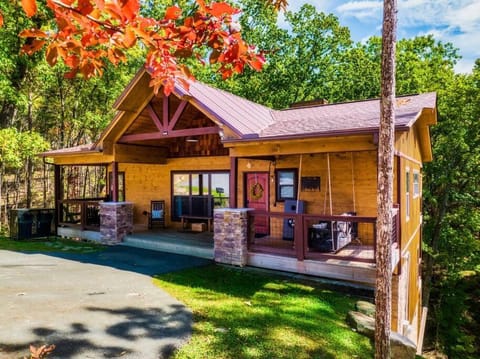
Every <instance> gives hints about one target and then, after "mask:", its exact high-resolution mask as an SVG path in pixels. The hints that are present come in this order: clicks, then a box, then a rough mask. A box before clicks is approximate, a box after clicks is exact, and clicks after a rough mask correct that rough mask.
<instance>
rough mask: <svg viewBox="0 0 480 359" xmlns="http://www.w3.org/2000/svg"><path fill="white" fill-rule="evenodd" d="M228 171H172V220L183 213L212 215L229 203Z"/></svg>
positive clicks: (176, 219)
mask: <svg viewBox="0 0 480 359" xmlns="http://www.w3.org/2000/svg"><path fill="white" fill-rule="evenodd" d="M229 181H230V179H229V173H228V172H182V173H178V172H177V173H172V220H174V221H179V220H180V217H181V216H183V215H190V216H199V217H212V216H213V209H214V208H224V207H227V206H228V204H229V189H230V188H229Z"/></svg>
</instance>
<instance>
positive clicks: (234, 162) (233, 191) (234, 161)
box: [228, 157, 238, 208]
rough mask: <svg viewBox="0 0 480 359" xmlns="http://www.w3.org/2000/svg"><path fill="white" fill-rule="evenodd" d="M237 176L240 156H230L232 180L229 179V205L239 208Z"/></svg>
mask: <svg viewBox="0 0 480 359" xmlns="http://www.w3.org/2000/svg"><path fill="white" fill-rule="evenodd" d="M237 176H238V158H237V157H230V181H229V187H230V189H229V194H230V197H229V204H228V205H229V206H230V208H237Z"/></svg>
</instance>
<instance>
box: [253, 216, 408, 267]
mask: <svg viewBox="0 0 480 359" xmlns="http://www.w3.org/2000/svg"><path fill="white" fill-rule="evenodd" d="M376 220H377V219H376V217H369V216H357V215H355V214H354V213H346V214H343V215H336V216H326V215H317V214H296V213H280V212H260V211H253V212H250V225H251V231H250V233H251V235H250V238H249V241H248V248H249V251H252V252H260V253H267V254H276V255H281V256H288V257H296V258H297V259H298V260H304V259H324V260H326V259H342V260H349V261H358V262H370V263H373V262H375V246H376ZM393 222H394V228H393V233H392V243H393V247H395V248H398V239H399V229H400V222H399V215H398V209H394V212H393Z"/></svg>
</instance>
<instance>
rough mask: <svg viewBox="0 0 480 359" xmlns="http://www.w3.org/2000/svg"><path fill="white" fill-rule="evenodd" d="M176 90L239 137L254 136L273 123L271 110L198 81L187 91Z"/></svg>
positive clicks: (180, 88) (178, 88)
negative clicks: (187, 96)
mask: <svg viewBox="0 0 480 359" xmlns="http://www.w3.org/2000/svg"><path fill="white" fill-rule="evenodd" d="M176 90H177V91H178V92H180V95H189V96H191V97H193V98H194V99H195V100H196V103H197V105H199V106H200V107H202V108H203V110H205V111H206V112H208V113H210V114H211V115H213V116H214V117H216V118H217V119H218V120H219V121H220V122H221V123H223V124H225V125H227V126H228V127H230V128H231V129H232V130H234V131H235V132H237V133H238V134H239V135H241V136H245V135H249V134H256V133H258V132H259V131H261V130H262V129H263V128H266V127H268V126H270V125H271V124H273V123H274V118H273V117H272V112H273V110H272V109H270V108H268V107H266V106H263V105H260V104H257V103H255V102H252V101H249V100H247V99H245V98H243V97H240V96H237V95H234V94H232V93H230V92H227V91H223V90H219V89H216V88H214V87H211V86H208V85H206V84H204V83H201V82H199V81H192V82H190V88H189V89H188V90H185V89H184V88H183V87H181V86H178V85H177V87H176Z"/></svg>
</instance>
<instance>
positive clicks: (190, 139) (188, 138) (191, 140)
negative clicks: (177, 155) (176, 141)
mask: <svg viewBox="0 0 480 359" xmlns="http://www.w3.org/2000/svg"><path fill="white" fill-rule="evenodd" d="M185 141H186V142H191V143H197V142H198V138H196V137H187V138H186V139H185Z"/></svg>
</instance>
